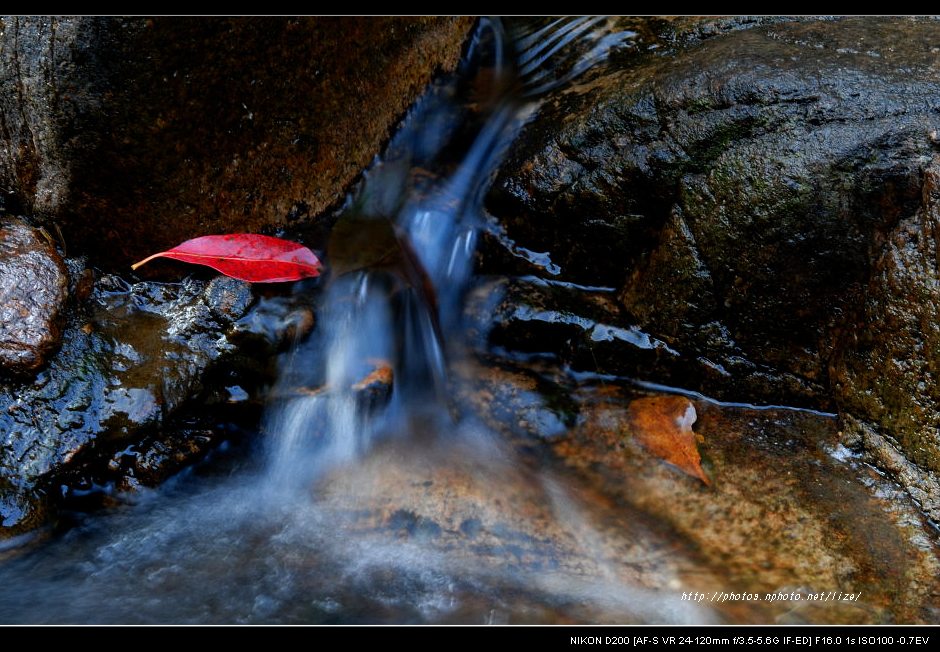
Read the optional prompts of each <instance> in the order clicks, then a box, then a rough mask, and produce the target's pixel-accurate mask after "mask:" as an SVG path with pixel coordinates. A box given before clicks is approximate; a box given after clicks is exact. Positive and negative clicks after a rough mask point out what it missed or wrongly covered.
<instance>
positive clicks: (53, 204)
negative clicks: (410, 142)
mask: <svg viewBox="0 0 940 652" xmlns="http://www.w3.org/2000/svg"><path fill="white" fill-rule="evenodd" d="M471 25H472V19H470V18H373V19H361V18H329V17H327V18H199V19H193V18H101V17H6V18H0V126H2V130H0V134H2V136H0V188H2V189H3V190H4V196H5V198H6V199H7V201H8V202H9V201H10V200H11V199H12V202H13V203H12V205H10V206H9V207H10V208H19V209H21V210H22V211H23V212H25V213H28V214H32V215H38V216H44V217H47V218H52V219H54V220H55V221H56V223H58V224H59V225H60V226H61V228H62V230H63V232H64V234H65V238H66V240H67V242H68V246H69V249H70V251H71V252H75V251H79V252H82V253H88V254H91V255H92V257H93V259H92V262H93V263H95V264H98V265H105V266H116V265H123V264H126V263H128V262H133V260H134V259H138V258H142V257H143V256H145V255H147V254H149V253H152V252H154V251H158V250H161V249H165V248H168V247H170V246H173V245H175V244H177V243H178V242H180V241H182V240H185V239H187V238H190V237H194V236H197V235H205V234H208V233H213V232H220V231H228V232H235V231H259V230H261V229H263V228H266V227H267V228H274V227H277V226H279V225H284V224H285V223H287V222H289V221H292V220H296V219H299V218H307V217H311V216H316V215H318V214H319V213H321V212H322V211H323V210H324V209H325V208H327V207H328V206H330V205H331V204H332V203H333V202H335V201H337V200H338V199H339V198H340V197H341V196H342V193H343V192H344V190H345V188H346V187H347V186H348V185H349V183H350V182H351V181H352V179H353V178H354V177H355V176H356V175H358V174H359V172H360V171H361V170H362V168H363V167H365V165H366V164H367V163H368V162H369V161H370V160H371V159H372V157H374V156H375V154H376V153H377V152H378V150H379V147H380V146H381V144H382V143H383V141H385V140H386V139H387V138H388V136H389V133H390V129H391V127H392V126H393V125H394V124H395V123H396V121H397V120H398V119H399V118H400V117H401V116H402V114H403V113H404V112H405V110H406V109H407V107H408V106H409V105H410V104H411V103H412V102H413V101H414V100H415V99H416V98H417V97H418V95H419V94H420V93H421V92H422V90H423V89H424V88H425V86H426V85H427V84H428V82H429V81H430V80H431V78H432V76H433V75H434V74H435V72H437V71H440V70H450V69H453V68H454V66H455V65H456V62H457V61H458V59H459V56H460V53H461V48H462V45H463V41H464V39H465V36H466V35H467V32H468V30H469V28H470V26H471Z"/></svg>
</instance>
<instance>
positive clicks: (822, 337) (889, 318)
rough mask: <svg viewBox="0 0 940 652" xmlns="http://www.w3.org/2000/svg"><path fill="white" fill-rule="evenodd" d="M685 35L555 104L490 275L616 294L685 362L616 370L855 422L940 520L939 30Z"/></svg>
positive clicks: (528, 153)
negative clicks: (937, 374)
mask: <svg viewBox="0 0 940 652" xmlns="http://www.w3.org/2000/svg"><path fill="white" fill-rule="evenodd" d="M680 22H681V21H680ZM688 27H689V26H688V25H679V26H678V27H677V28H676V31H671V30H672V28H671V27H670V26H669V25H668V24H665V23H657V22H651V23H648V24H647V29H649V30H653V31H654V32H657V33H658V34H660V37H658V38H660V40H661V43H663V44H664V47H661V48H659V49H658V50H647V51H645V52H644V51H642V48H638V49H636V50H634V51H632V52H629V53H627V54H626V55H623V56H621V57H619V58H618V59H616V61H615V62H614V63H613V64H612V65H611V66H610V67H608V69H607V70H605V71H598V72H597V73H595V74H594V76H593V77H590V78H587V79H585V81H584V82H583V83H580V84H579V85H577V86H576V87H574V88H572V89H569V90H568V91H565V92H562V93H557V94H556V95H554V96H552V97H550V98H548V100H547V101H546V103H545V106H544V107H543V110H542V112H541V113H540V115H539V116H538V117H537V118H536V119H535V120H534V121H532V122H531V123H530V124H529V125H528V126H527V127H526V129H525V130H524V131H523V133H522V135H521V136H520V138H519V140H518V144H517V146H516V147H514V148H513V150H512V153H511V155H510V159H509V161H508V163H507V164H506V165H505V166H504V167H503V169H502V171H501V172H500V175H499V178H498V179H497V182H496V185H495V188H494V191H493V193H491V196H490V197H489V201H488V207H489V209H490V211H491V213H492V214H493V215H494V216H495V217H496V219H497V220H498V222H499V229H498V230H500V231H501V233H502V239H500V238H497V237H491V238H490V243H489V245H488V246H489V248H490V251H491V252H492V251H493V250H496V249H498V248H499V246H500V245H501V246H502V249H503V250H504V251H505V252H506V253H504V254H503V256H502V257H500V256H499V255H493V254H492V253H490V255H486V253H487V252H484V256H483V257H482V259H481V262H482V264H483V265H484V269H486V270H487V271H491V272H502V273H512V274H518V273H529V274H538V275H541V276H543V277H550V278H552V279H554V280H557V281H565V282H575V283H579V284H582V285H588V286H605V287H613V288H616V292H617V298H618V300H619V302H620V306H621V308H622V313H621V316H620V317H619V319H615V320H614V321H613V322H611V323H610V325H611V326H615V327H618V328H621V329H627V328H631V327H636V328H638V329H639V330H641V331H642V332H644V333H647V334H648V335H649V337H650V338H652V339H655V340H658V341H660V342H662V343H664V345H665V346H667V347H668V349H669V350H670V351H672V352H675V356H674V357H675V358H676V359H678V360H682V361H683V363H684V365H685V370H683V371H682V372H677V373H664V372H663V370H662V369H661V366H657V365H655V364H654V365H652V366H650V367H648V368H647V369H643V368H637V369H635V370H630V369H629V368H625V370H624V371H623V372H619V373H627V374H629V375H631V376H635V377H640V378H643V379H647V380H653V381H657V382H663V380H664V379H665V380H666V381H667V382H670V383H672V384H677V385H681V386H683V387H687V388H690V389H696V390H700V391H704V392H706V393H708V394H712V395H719V396H724V397H728V398H729V399H732V398H733V399H734V400H756V401H764V402H773V403H778V404H779V403H788V404H793V405H804V406H811V407H818V408H823V409H828V410H839V411H840V412H841V413H842V414H843V415H845V423H846V432H847V436H848V437H849V440H850V441H852V442H855V443H858V444H860V445H863V446H867V448H868V449H869V451H870V454H871V455H872V458H871V459H872V460H874V461H877V462H878V463H879V464H880V465H882V466H883V467H884V468H891V469H895V473H896V474H897V476H898V477H899V478H901V479H902V481H903V482H904V483H905V485H906V486H907V487H908V488H909V489H910V490H911V492H912V494H913V495H916V496H917V497H918V498H919V499H921V500H922V501H923V503H924V506H925V508H926V509H927V511H928V512H929V513H930V514H931V515H933V516H934V517H935V518H936V517H938V516H940V502H938V497H940V496H938V495H937V492H936V490H935V489H932V488H931V487H936V486H937V480H938V476H937V472H938V470H940V465H938V462H937V460H938V456H937V453H938V452H940V444H938V438H937V434H936V433H937V430H936V427H937V424H938V421H937V414H938V408H940V397H938V396H937V395H936V392H935V390H934V386H935V383H934V380H933V374H934V371H935V369H934V367H936V360H935V358H936V355H935V351H936V342H935V339H936V338H935V337H934V331H935V330H936V327H935V323H936V317H937V315H935V314H934V312H935V311H934V308H933V306H934V305H936V303H937V297H936V296H935V291H934V289H933V286H934V285H935V284H936V283H937V279H936V278H935V276H936V274H935V266H936V258H935V256H936V254H935V252H934V251H933V249H934V244H933V237H934V236H933V234H934V232H935V230H936V227H935V224H934V222H935V218H934V217H932V215H934V214H935V212H936V209H935V207H934V206H935V203H931V202H935V200H933V199H930V198H931V197H932V196H933V194H934V193H935V189H934V188H935V180H934V179H935V175H936V172H935V171H934V167H933V165H934V164H932V163H931V161H932V160H934V158H935V156H936V154H937V147H938V144H937V138H936V133H938V131H940V100H938V98H940V82H938V79H937V76H936V74H935V73H936V69H937V66H938V65H940V52H938V51H937V48H936V34H937V29H938V23H937V21H936V20H934V19H924V20H920V19H877V18H851V19H838V20H835V21H813V20H809V21H798V22H788V21H783V22H776V23H773V24H766V23H765V24H761V25H754V26H752V27H751V28H750V29H739V27H741V26H740V25H738V26H735V25H730V26H727V27H728V28H729V29H731V31H728V29H726V27H725V26H722V25H720V24H718V23H716V24H715V25H714V26H713V28H709V29H708V30H705V31H704V32H702V31H696V30H695V29H691V30H690V29H689V28H688ZM706 32H707V33H706ZM670 34H672V35H673V36H674V37H675V38H673V37H671V36H670ZM525 252H528V258H529V259H530V260H525V258H526V255H524V254H525ZM532 252H535V255H532ZM533 260H534V262H533ZM507 261H510V262H511V263H512V265H513V266H510V265H509V264H508V262H507ZM526 265H528V271H527V272H521V271H520V267H521V268H525V266H526ZM553 309H554V310H556V311H557V310H558V308H557V304H556V303H554V300H553V302H552V303H550V304H549V305H548V306H546V307H544V308H542V310H543V312H544V311H545V310H553ZM583 318H590V319H593V317H591V315H590V314H588V313H580V312H576V313H574V314H573V315H569V316H567V317H566V321H567V322H569V323H572V324H573V323H575V322H578V321H579V320H582V321H583ZM539 329H541V325H539ZM569 330H570V327H569ZM502 332H503V333H505V330H503V331H502ZM495 333H496V334H497V335H499V333H500V331H498V330H497V331H496V332H495ZM582 337H583V336H582ZM543 339H544V338H543ZM561 339H562V340H563V341H561V340H556V341H554V342H550V341H548V340H546V345H545V348H546V349H548V350H550V351H555V352H557V351H561V352H562V354H564V353H565V351H566V348H565V347H566V346H568V344H567V342H569V341H570V336H565V337H564V338H561ZM500 344H501V346H502V347H504V348H521V349H524V350H529V349H530V347H531V337H529V336H525V335H523V334H522V333H514V334H512V336H511V337H510V338H508V339H503V340H501V341H500ZM618 355H619V354H618ZM696 366H697V367H699V371H696V370H695V369H694V367H696ZM625 367H626V365H625ZM597 368H598V369H601V370H603V369H604V368H605V365H603V364H598V365H597ZM855 424H861V425H859V426H858V427H856V425H855ZM886 447H894V451H895V453H897V455H894V454H892V453H890V452H889V451H888V449H887V448H886ZM903 460H906V462H904V463H903V464H902V461H903Z"/></svg>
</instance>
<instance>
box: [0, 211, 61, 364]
mask: <svg viewBox="0 0 940 652" xmlns="http://www.w3.org/2000/svg"><path fill="white" fill-rule="evenodd" d="M67 296H68V273H67V272H66V269H65V264H64V263H63V262H62V258H61V256H59V254H58V253H57V252H56V250H55V248H54V247H53V246H52V245H51V244H49V243H48V242H47V241H46V240H45V239H43V237H42V235H41V234H40V233H39V232H38V231H37V230H36V229H34V228H32V227H30V226H29V225H27V224H26V223H24V222H22V221H20V220H15V219H14V220H8V221H6V222H0V368H3V369H6V370H7V371H11V372H14V373H30V372H34V371H36V370H37V369H38V368H39V367H41V366H42V365H43V364H44V363H45V361H46V357H47V356H48V355H49V353H50V352H51V351H52V350H53V349H55V348H56V346H58V344H59V339H60V337H61V331H60V328H59V324H58V321H59V314H60V312H61V311H62V307H63V305H64V304H65V300H66V298H67Z"/></svg>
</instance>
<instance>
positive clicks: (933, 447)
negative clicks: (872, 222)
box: [831, 158, 940, 520]
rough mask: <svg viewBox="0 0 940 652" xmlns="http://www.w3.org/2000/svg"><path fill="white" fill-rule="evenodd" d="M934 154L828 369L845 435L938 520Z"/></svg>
mask: <svg viewBox="0 0 940 652" xmlns="http://www.w3.org/2000/svg"><path fill="white" fill-rule="evenodd" d="M938 238H940V158H935V159H934V161H933V163H932V164H931V165H930V166H929V167H928V168H927V169H926V171H925V172H924V177H923V195H922V204H921V207H920V210H918V211H917V212H916V213H915V214H914V215H912V216H910V217H908V218H905V219H902V220H900V221H899V222H898V223H897V224H896V225H894V226H893V228H891V229H890V230H889V231H888V232H887V233H885V234H884V236H883V244H882V246H881V248H880V253H879V255H878V257H877V258H876V259H875V261H874V264H873V266H872V271H871V277H870V279H869V281H868V285H867V287H866V288H865V292H864V299H863V302H862V304H861V306H860V307H859V310H858V311H857V312H856V313H855V314H854V315H853V319H852V321H850V322H849V323H847V324H846V327H845V336H844V340H843V347H844V348H843V350H842V351H841V352H840V353H841V355H839V356H838V357H837V358H836V359H835V360H834V361H833V363H832V368H831V374H832V380H833V386H834V390H835V392H836V396H837V397H838V399H839V404H840V407H841V408H842V410H843V411H844V412H846V413H847V414H849V415H851V417H850V418H847V419H846V423H845V426H846V437H847V440H848V441H850V442H851V443H854V444H856V445H860V446H861V447H862V448H864V449H865V450H866V451H867V452H868V455H869V456H870V459H871V461H872V462H874V463H875V464H877V465H878V466H880V467H882V468H885V469H888V470H890V471H891V472H892V473H894V474H895V475H896V476H897V477H900V478H902V479H903V481H904V483H905V485H906V486H908V487H909V488H910V491H911V494H912V495H913V496H914V497H915V498H916V499H917V500H919V501H920V503H921V505H922V506H923V508H924V509H925V510H926V511H927V513H928V514H930V515H931V517H933V518H934V519H935V520H940V483H938V480H940V436H938V432H940V430H938V428H940V389H938V380H940V378H938V375H940V359H938V357H937V352H938V351H940V272H938V261H940V244H938Z"/></svg>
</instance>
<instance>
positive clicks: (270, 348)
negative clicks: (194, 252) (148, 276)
mask: <svg viewBox="0 0 940 652" xmlns="http://www.w3.org/2000/svg"><path fill="white" fill-rule="evenodd" d="M253 302H254V299H253V296H252V290H251V288H250V286H249V285H248V284H246V283H242V282H240V281H235V280H233V279H229V278H225V277H217V278H215V279H214V280H212V281H211V282H209V283H206V282H204V281H198V280H194V279H187V280H185V281H183V282H182V283H179V284H162V283H146V282H145V283H137V284H135V285H128V284H127V283H125V282H124V281H122V280H121V279H120V278H118V277H116V276H108V275H106V276H103V277H102V278H100V279H99V280H98V281H97V283H95V285H94V287H93V289H92V292H91V297H90V299H89V301H88V303H87V306H86V307H85V309H84V310H79V311H78V312H77V313H76V314H75V315H74V316H73V318H72V321H71V322H70V323H69V325H68V327H67V328H66V329H65V331H64V336H63V344H62V349H61V350H60V352H59V353H58V354H57V355H56V356H55V357H54V358H52V360H51V361H50V363H49V366H48V367H47V368H46V369H44V370H43V371H42V372H40V373H39V374H38V375H37V376H36V378H35V380H34V381H32V382H26V381H24V382H15V383H9V384H6V385H0V516H2V519H0V520H2V526H0V536H2V535H3V534H10V533H15V532H17V531H20V530H25V529H28V528H29V527H33V526H35V525H36V524H37V523H39V522H40V521H41V519H42V513H43V510H44V508H45V507H47V506H48V505H49V504H50V503H51V502H54V499H55V498H56V497H57V496H59V495H61V494H62V493H63V492H64V491H65V492H66V493H67V489H69V488H71V487H73V486H85V485H87V484H88V483H94V482H98V483H101V482H117V484H118V485H119V486H121V487H124V488H132V487H134V486H136V485H138V484H146V485H149V484H154V483H156V482H158V481H159V480H162V479H164V478H165V477H166V476H167V475H169V474H170V473H172V472H173V471H175V470H177V469H178V468H180V467H181V466H182V465H183V464H185V463H187V462H192V461H193V460H195V459H198V457H199V456H201V455H203V454H204V453H205V452H206V451H207V450H208V448H209V447H210V444H211V443H212V439H213V438H212V437H211V436H209V435H206V431H205V429H203V428H199V427H194V426H192V425H187V424H186V423H185V421H184V422H182V423H181V422H179V421H178V420H176V416H175V415H177V414H178V413H180V414H183V413H185V410H181V409H182V408H184V407H186V406H189V405H193V406H195V407H198V409H199V410H201V411H202V412H205V411H206V410H207V407H209V406H212V405H213V404H216V405H219V406H220V407H224V408H225V409H226V410H229V411H230V410H231V407H229V405H230V403H231V401H232V400H233V398H232V397H233V395H234V396H240V395H241V394H247V393H248V392H250V393H251V394H252V395H255V396H257V392H258V390H259V388H260V386H262V385H263V384H264V383H265V382H266V380H267V381H268V382H269V381H270V376H271V370H270V369H265V367H264V365H265V363H264V361H265V360H267V361H268V364H270V361H271V359H272V355H273V353H275V351H276V347H277V344H278V343H279V342H278V341H277V340H278V338H277V336H276V332H277V331H278V330H279V329H280V330H281V331H284V330H287V329H288V328H289V325H290V324H292V323H293V321H294V320H292V319H291V318H290V316H289V314H288V312H289V310H290V304H289V302H288V301H286V300H284V301H281V302H279V305H281V306H282V309H281V310H280V311H276V310H274V308H273V307H272V305H271V304H272V302H271V301H267V302H265V306H266V309H267V311H268V319H262V318H259V317H257V316H255V315H253V309H252V308H251V306H252V303H253ZM272 322H276V323H275V324H273V325H272ZM252 324H256V325H257V324H261V325H263V326H264V327H263V328H260V327H259V328H257V329H256V330H254V331H253V330H252V329H253V327H252ZM278 324H279V325H280V326H278ZM253 332H256V333H257V335H255V336H254V338H253V339H252V333H253ZM269 337H271V338H274V341H272V340H269V339H268V338H269ZM236 343H237V344H236ZM236 386H237V390H236V389H233V390H226V387H232V388H234V387H236ZM233 391H234V392H235V394H233V393H232V392H233ZM220 393H225V396H224V397H223V396H220ZM109 460H111V461H110V465H109Z"/></svg>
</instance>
